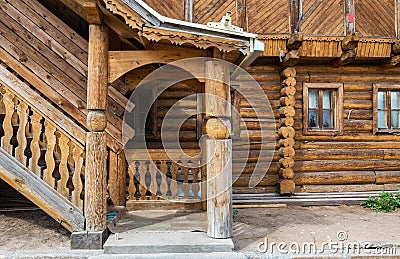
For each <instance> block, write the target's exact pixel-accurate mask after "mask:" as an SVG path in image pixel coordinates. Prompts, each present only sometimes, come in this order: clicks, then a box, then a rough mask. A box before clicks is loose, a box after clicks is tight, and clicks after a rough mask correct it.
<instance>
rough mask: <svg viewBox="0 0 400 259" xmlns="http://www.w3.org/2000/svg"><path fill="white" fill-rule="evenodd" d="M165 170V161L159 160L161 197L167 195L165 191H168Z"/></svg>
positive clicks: (166, 170)
mask: <svg viewBox="0 0 400 259" xmlns="http://www.w3.org/2000/svg"><path fill="white" fill-rule="evenodd" d="M167 172H168V165H167V161H161V164H160V174H161V184H160V191H161V197H167V192H168V182H167Z"/></svg>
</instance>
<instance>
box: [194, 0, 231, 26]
mask: <svg viewBox="0 0 400 259" xmlns="http://www.w3.org/2000/svg"><path fill="white" fill-rule="evenodd" d="M193 8H194V9H193V22H195V23H202V24H207V22H218V21H220V20H221V19H222V17H223V16H224V15H226V13H227V12H231V13H232V24H233V25H236V24H237V23H236V11H237V8H236V0H194V1H193Z"/></svg>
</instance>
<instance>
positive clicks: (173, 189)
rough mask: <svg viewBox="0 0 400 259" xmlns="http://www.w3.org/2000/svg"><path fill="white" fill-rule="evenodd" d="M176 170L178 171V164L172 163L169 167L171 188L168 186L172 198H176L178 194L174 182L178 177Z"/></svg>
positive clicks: (176, 185) (176, 183) (176, 184)
mask: <svg viewBox="0 0 400 259" xmlns="http://www.w3.org/2000/svg"><path fill="white" fill-rule="evenodd" d="M178 170H179V168H178V164H177V163H175V162H172V165H171V179H172V181H171V186H170V189H171V196H172V198H176V195H177V193H178V182H177V181H176V178H177V175H178Z"/></svg>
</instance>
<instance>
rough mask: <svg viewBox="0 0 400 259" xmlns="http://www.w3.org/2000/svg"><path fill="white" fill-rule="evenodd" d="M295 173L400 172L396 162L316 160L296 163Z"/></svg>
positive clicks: (399, 162)
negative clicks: (343, 171)
mask: <svg viewBox="0 0 400 259" xmlns="http://www.w3.org/2000/svg"><path fill="white" fill-rule="evenodd" d="M293 169H294V170H295V172H317V171H320V172H324V171H326V172H329V171H342V170H344V169H346V170H348V171H362V170H376V171H385V170H400V161H398V160H383V161H382V160H316V161H296V162H295V164H294V168H293Z"/></svg>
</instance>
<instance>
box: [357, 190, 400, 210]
mask: <svg viewBox="0 0 400 259" xmlns="http://www.w3.org/2000/svg"><path fill="white" fill-rule="evenodd" d="M399 190H400V189H399ZM360 205H361V206H363V207H365V208H370V209H373V210H375V211H377V212H394V211H397V209H398V208H400V194H393V193H390V192H385V191H382V192H381V193H380V194H379V196H377V197H371V196H370V197H369V198H368V199H367V200H366V201H364V202H362V203H361V204H360Z"/></svg>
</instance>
